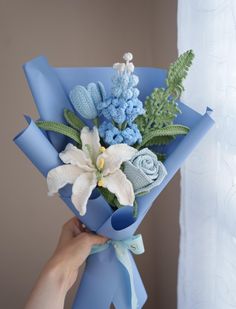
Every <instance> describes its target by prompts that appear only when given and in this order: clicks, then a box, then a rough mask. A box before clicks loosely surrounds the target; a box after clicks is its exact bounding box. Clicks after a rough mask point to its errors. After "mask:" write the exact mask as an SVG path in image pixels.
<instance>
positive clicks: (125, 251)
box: [90, 234, 144, 309]
mask: <svg viewBox="0 0 236 309" xmlns="http://www.w3.org/2000/svg"><path fill="white" fill-rule="evenodd" d="M110 245H112V246H113V247H114V249H115V253H116V257H117V259H118V260H119V262H120V263H121V264H122V265H123V266H124V267H125V269H126V270H127V272H128V275H129V281H130V290H131V309H136V308H138V301H137V295H136V292H135V287H134V276H133V270H132V264H131V261H130V256H129V251H131V252H132V253H134V254H142V253H143V252H144V245H143V239H142V235H141V234H138V235H135V236H131V237H130V238H127V239H124V240H109V241H107V242H106V243H105V244H104V245H95V246H93V247H92V250H91V252H90V254H95V253H98V252H101V251H103V250H106V249H107V248H108V247H109V246H110Z"/></svg>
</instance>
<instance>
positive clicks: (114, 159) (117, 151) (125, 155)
mask: <svg viewBox="0 0 236 309" xmlns="http://www.w3.org/2000/svg"><path fill="white" fill-rule="evenodd" d="M136 152H137V149H135V148H133V147H131V146H128V145H126V144H116V145H111V146H110V147H108V148H107V149H106V150H105V151H104V152H103V153H102V154H100V155H99V156H98V158H97V166H98V164H99V162H100V161H101V160H100V159H101V158H103V159H104V168H103V175H105V176H106V175H108V174H111V173H114V172H115V171H116V170H118V169H119V168H120V166H121V164H122V163H123V162H125V161H128V160H130V159H131V158H132V157H133V156H134V155H135V153H136Z"/></svg>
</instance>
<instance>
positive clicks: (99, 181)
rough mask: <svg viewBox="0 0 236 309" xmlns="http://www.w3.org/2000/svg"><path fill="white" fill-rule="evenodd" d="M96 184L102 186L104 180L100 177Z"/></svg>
mask: <svg viewBox="0 0 236 309" xmlns="http://www.w3.org/2000/svg"><path fill="white" fill-rule="evenodd" d="M98 186H99V187H103V186H104V181H103V179H102V178H101V179H99V180H98Z"/></svg>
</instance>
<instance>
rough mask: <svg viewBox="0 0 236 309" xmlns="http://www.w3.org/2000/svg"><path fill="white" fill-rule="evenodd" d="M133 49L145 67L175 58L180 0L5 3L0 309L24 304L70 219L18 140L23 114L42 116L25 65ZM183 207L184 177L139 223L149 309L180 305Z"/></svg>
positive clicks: (0, 61) (102, 58) (91, 61)
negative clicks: (38, 59) (41, 57)
mask: <svg viewBox="0 0 236 309" xmlns="http://www.w3.org/2000/svg"><path fill="white" fill-rule="evenodd" d="M125 51H132V52H133V53H134V55H135V59H134V60H135V64H136V65H140V66H160V67H165V66H166V65H167V64H168V63H169V62H170V61H172V60H174V58H175V57H176V1H173V0H145V1H144V0H143V1H141V0H126V1H121V0H120V1H118V0H116V1H115V0H100V1H99V0H97V1H95V0H94V1H92V0H90V1H89V0H87V1H85V0H69V1H68V0H67V1H66V0H64V1H62V0H21V1H18V0H15V1H14V0H0V89H1V103H0V104H1V113H0V117H1V121H0V126H1V130H0V134H1V152H0V157H1V160H0V164H1V169H0V170H1V186H0V190H1V208H0V209H1V214H0V220H1V222H0V240H1V245H0V308H6V309H17V308H22V307H23V303H24V301H25V299H26V297H27V295H28V293H29V291H30V289H31V287H32V284H33V282H34V280H35V278H36V276H37V274H38V273H39V271H40V269H41V267H42V265H43V264H44V263H45V261H46V260H47V258H48V257H49V256H50V254H51V253H52V250H53V248H54V246H55V243H56V240H57V237H58V233H59V231H60V227H61V225H62V223H63V222H64V221H65V220H67V219H68V218H69V217H70V216H71V214H70V212H69V210H67V209H66V207H65V205H63V203H62V202H60V201H59V199H58V198H54V199H53V198H52V199H50V198H48V197H47V188H46V183H45V180H44V179H43V178H42V176H41V175H40V174H39V173H38V172H37V171H36V170H35V168H34V167H33V166H32V164H31V163H30V162H28V160H27V159H26V158H25V157H24V156H23V154H22V153H21V152H20V151H19V150H18V149H17V148H16V147H15V146H14V144H13V143H12V142H11V139H12V137H13V136H14V135H15V134H16V133H17V132H18V131H19V130H20V129H21V128H22V127H23V126H24V121H23V117H22V115H23V113H27V114H30V115H31V116H33V117H37V113H36V110H35V107H34V104H33V100H32V97H31V95H30V92H29V90H28V87H27V84H26V82H25V79H24V76H23V72H22V69H21V65H22V63H24V62H25V61H27V60H29V59H31V58H33V57H35V56H37V55H39V54H44V55H46V56H47V57H48V59H49V61H50V63H51V64H53V65H55V66H84V65H89V66H90V65H91V66H102V65H107V66H110V65H111V64H112V63H113V62H114V61H117V60H120V57H121V55H122V54H123V53H124V52H125ZM178 209H179V178H178V176H177V177H176V178H175V179H174V180H173V181H172V183H171V184H170V185H169V186H168V188H167V189H166V190H165V191H164V192H163V193H162V194H161V196H160V198H159V199H158V201H157V202H156V205H155V206H154V207H153V208H152V210H151V211H150V212H149V214H148V216H147V217H146V220H145V222H144V223H143V225H142V226H141V228H140V231H141V232H142V234H143V237H144V240H145V245H146V253H145V254H144V255H142V256H140V257H138V258H137V263H138V266H139V269H140V272H141V273H142V276H143V280H144V283H145V286H146V288H147V290H148V293H149V300H148V302H147V304H146V305H145V308H147V309H151V308H153V309H154V308H155V309H157V308H159V309H167V308H168V309H174V308H176V271H177V256H178V241H179V239H178V238H179V229H178ZM72 294H73V293H72ZM70 302H71V297H69V299H68V305H67V306H66V307H67V308H70V305H69V304H70ZM81 309H83V308H81ZM91 309H95V308H91ZM96 309H98V308H96ZM99 309H102V308H99Z"/></svg>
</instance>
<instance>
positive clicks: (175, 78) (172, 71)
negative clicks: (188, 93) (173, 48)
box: [166, 50, 194, 99]
mask: <svg viewBox="0 0 236 309" xmlns="http://www.w3.org/2000/svg"><path fill="white" fill-rule="evenodd" d="M193 58H194V53H193V51H192V50H188V51H186V52H185V53H183V54H182V55H180V56H179V58H178V59H177V60H176V61H175V62H174V63H172V64H171V65H170V67H169V70H168V74H167V79H166V85H167V87H168V92H169V94H171V95H172V96H173V97H174V98H175V99H178V98H179V97H180V96H181V94H182V92H183V90H184V86H183V81H184V79H185V78H186V77H187V74H188V71H189V68H190V66H191V65H192V61H193Z"/></svg>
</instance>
